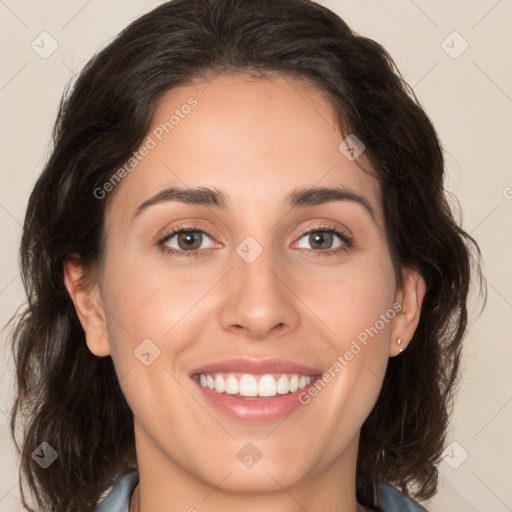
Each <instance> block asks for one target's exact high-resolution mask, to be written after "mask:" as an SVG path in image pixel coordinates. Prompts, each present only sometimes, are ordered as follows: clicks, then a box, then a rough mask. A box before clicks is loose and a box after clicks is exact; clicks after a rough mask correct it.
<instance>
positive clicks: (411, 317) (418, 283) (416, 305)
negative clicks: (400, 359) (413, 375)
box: [389, 268, 427, 357]
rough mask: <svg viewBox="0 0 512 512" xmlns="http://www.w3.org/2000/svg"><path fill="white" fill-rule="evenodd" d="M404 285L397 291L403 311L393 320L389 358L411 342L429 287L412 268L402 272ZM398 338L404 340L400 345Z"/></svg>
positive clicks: (397, 301) (396, 301) (397, 298)
mask: <svg viewBox="0 0 512 512" xmlns="http://www.w3.org/2000/svg"><path fill="white" fill-rule="evenodd" d="M402 278H403V284H402V286H401V287H400V288H399V289H398V290H397V292H396V295H395V303H398V304H400V305H401V310H400V311H399V312H398V313H397V314H396V316H395V317H394V318H393V323H392V329H391V343H390V346H389V356H390V357H394V356H396V355H398V354H399V353H400V349H402V350H405V348H406V347H407V345H408V344H409V342H410V341H411V339H412V337H413V335H414V332H415V331H416V328H417V327H418V323H419V321H420V314H421V304H422V303H423V297H424V296H425V292H426V291H427V285H426V284H425V280H424V279H423V277H422V276H421V274H420V273H419V272H418V271H416V270H413V269H411V268H405V269H403V270H402ZM398 338H401V339H402V342H401V343H400V345H398V343H397V340H398Z"/></svg>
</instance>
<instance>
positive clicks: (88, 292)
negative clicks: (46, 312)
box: [64, 257, 110, 357]
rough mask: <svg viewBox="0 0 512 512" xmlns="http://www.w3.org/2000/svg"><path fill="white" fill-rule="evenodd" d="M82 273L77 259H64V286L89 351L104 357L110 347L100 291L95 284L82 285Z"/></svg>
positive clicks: (108, 352) (81, 267)
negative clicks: (73, 306)
mask: <svg viewBox="0 0 512 512" xmlns="http://www.w3.org/2000/svg"><path fill="white" fill-rule="evenodd" d="M83 271H84V269H83V266H82V264H81V263H80V261H79V259H78V258H77V257H69V258H68V259H66V261H65V262H64V284H65V285H66V288H67V290H68V293H69V296H70V297H71V300H72V301H73V304H74V305H75V310H76V313H77V315H78V319H79V320H80V323H81V324H82V328H83V330H84V332H85V340H86V343H87V346H88V347H89V350H90V351H91V352H92V353H93V354H94V355H96V356H99V357H105V356H108V355H109V354H110V345H109V343H108V336H107V322H106V315H105V310H104V308H103V302H102V299H101V293H100V289H99V286H98V284H97V283H90V284H87V285H84V284H83V282H82V280H81V277H82V275H83Z"/></svg>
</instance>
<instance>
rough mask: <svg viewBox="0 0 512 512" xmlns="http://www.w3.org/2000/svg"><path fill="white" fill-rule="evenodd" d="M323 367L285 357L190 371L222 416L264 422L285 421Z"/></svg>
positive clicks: (241, 420)
mask: <svg viewBox="0 0 512 512" xmlns="http://www.w3.org/2000/svg"><path fill="white" fill-rule="evenodd" d="M321 374H322V372H321V370H319V369H317V368H310V367H307V366H302V365H299V364H296V363H292V362H290V361H283V360H276V359H273V360H259V361H258V360H249V359H241V358H238V359H231V360H227V361H222V362H220V363H214V364H210V365H208V366H203V367H201V368H197V369H195V370H194V371H193V372H191V374H190V377H191V378H192V380H193V381H194V382H195V383H196V385H197V387H198V388H199V390H200V393H201V395H202V397H203V398H204V399H205V400H206V402H207V403H208V404H209V405H211V406H213V408H214V409H216V410H217V411H218V412H220V413H221V414H222V415H223V416H225V417H227V418H229V419H230V420H235V421H237V422H243V423H251V424H261V423H268V422H272V421H277V420H282V419H283V418H284V417H286V416H287V415H289V414H291V413H292V412H293V411H295V410H296V409H298V408H300V407H301V406H302V405H303V402H301V401H300V399H299V398H300V394H301V393H304V392H305V390H306V389H307V388H308V386H310V385H312V384H314V382H315V381H316V380H317V379H318V378H319V377H321Z"/></svg>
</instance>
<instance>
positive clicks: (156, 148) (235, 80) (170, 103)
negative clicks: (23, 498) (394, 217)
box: [111, 75, 381, 219]
mask: <svg viewBox="0 0 512 512" xmlns="http://www.w3.org/2000/svg"><path fill="white" fill-rule="evenodd" d="M344 138H345V135H343V134H341V133H340V131H339V128H338V127H337V125H336V123H335V120H334V112H333V109H332V107H331V105H330V104H329V102H328V101H327V100H326V99H325V98H324V97H323V95H322V94H321V93H320V92H319V91H318V90H317V89H315V88H313V87H311V86H308V85H307V84H306V83H305V82H302V81H299V80H297V79H293V78H290V77H282V76H279V77H274V78H272V79H255V78H251V77H248V76H246V75H222V76H220V77H217V78H216V79H214V80H212V81H208V82H207V81H203V82H195V83H190V84H188V85H185V86H181V87H179V88H175V89H172V90H170V91H168V92H167V93H166V94H165V95H164V96H163V97H162V98H161V100H160V102H159V105H158V108H157V109H156V111H155V115H154V116H153V119H152V123H151V126H150V129H149V131H148V133H147V136H146V138H145V140H144V141H143V144H142V146H141V148H140V149H139V151H138V152H137V155H136V156H137V158H136V159H132V168H131V170H130V172H129V173H127V177H126V178H125V179H124V180H123V181H122V183H121V184H120V185H119V188H120V190H117V191H116V195H115V197H114V200H113V204H112V208H111V210H112V211H111V215H113V216H117V215H122V217H123V218H125V219H126V218H127V216H128V215H129V212H134V211H135V210H136V208H137V207H138V206H139V205H140V204H141V203H142V202H143V201H144V200H145V199H147V198H148V197H150V196H151V195H154V194H155V193H157V192H158V191H159V190H161V189H164V188H168V187H171V186H180V187H196V186H205V187H211V186H213V187H215V188H216V189H219V190H222V191H223V192H224V193H225V194H226V196H227V197H228V200H229V203H230V206H232V207H233V208H237V209H238V210H239V211H240V212H241V211H242V210H244V211H245V212H246V213H247V212H248V211H250V212H251V214H253V215H254V214H257V213H258V212H260V211H261V210H262V209H265V208H267V209H275V210H276V211H279V208H281V209H282V207H283V204H282V200H283V198H284V197H285V196H288V195H289V192H290V190H291V189H295V188H298V187H313V186H318V187H328V186H343V187H346V188H349V189H350V190H353V191H354V192H356V193H364V195H365V197H366V198H368V201H369V202H370V203H371V205H372V207H373V208H374V210H375V211H376V212H377V215H378V216H380V212H381V205H380V203H381V201H380V188H379V184H378V182H377V180H376V179H375V178H374V177H372V176H370V175H369V174H368V173H366V172H364V171H362V170H361V169H360V168H359V166H358V165H357V163H356V162H354V161H350V160H349V159H347V158H346V157H345V156H344V154H343V152H345V146H344V145H343V144H342V147H341V148H340V143H342V141H343V140H344ZM144 147H146V149H144ZM363 165H365V164H363Z"/></svg>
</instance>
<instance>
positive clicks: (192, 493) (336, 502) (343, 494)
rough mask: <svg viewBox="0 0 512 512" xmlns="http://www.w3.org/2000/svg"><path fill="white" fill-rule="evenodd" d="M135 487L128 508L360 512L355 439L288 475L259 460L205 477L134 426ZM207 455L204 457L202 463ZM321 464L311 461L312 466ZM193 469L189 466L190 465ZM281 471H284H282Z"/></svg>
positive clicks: (194, 511)
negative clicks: (332, 456) (326, 460)
mask: <svg viewBox="0 0 512 512" xmlns="http://www.w3.org/2000/svg"><path fill="white" fill-rule="evenodd" d="M135 433H136V435H135V438H136V446H137V459H138V465H139V486H138V487H137V489H136V490H135V492H134V494H133V498H132V506H131V508H130V512H148V511H151V512H164V511H165V512H167V511H169V510H183V511H188V512H198V511H201V512H215V511H218V510H222V511H223V512H235V511H237V512H238V511H240V510H243V511H244V512H259V511H261V510H274V511H276V512H277V511H279V512H299V511H300V512H302V511H304V510H307V511H308V512H320V511H322V512H325V511H331V512H363V511H365V510H366V509H364V508H363V507H362V506H360V505H358V503H357V500H356V496H355V470H356V461H357V446H358V441H359V438H358V437H357V438H355V439H353V440H352V442H351V443H350V444H349V445H348V446H347V448H346V450H345V451H344V453H343V454H342V455H341V456H340V457H339V460H337V461H336V462H335V463H334V464H331V466H329V467H326V468H324V469H323V470H321V471H315V473H310V474H307V475H304V477H303V478H302V479H301V480H300V481H297V482H292V483H290V482H289V481H288V480H287V472H286V471H283V468H282V467H281V465H279V466H275V465H272V463H271V461H270V463H267V464H264V461H263V460H262V461H260V462H259V463H258V464H256V465H255V466H254V467H252V468H251V469H250V470H248V469H245V468H243V467H241V466H239V465H236V464H233V465H232V466H229V464H228V466H227V467H222V466H220V465H219V471H218V472H217V474H216V475H215V478H216V479H215V481H213V480H212V481H209V479H208V477H207V475H206V474H201V468H200V467H199V468H189V467H184V465H180V464H179V463H178V462H174V461H172V460H171V458H170V457H169V456H168V455H167V456H166V454H164V453H163V450H161V449H160V448H159V447H158V446H156V445H155V444H154V443H153V441H152V439H151V438H150V437H149V436H147V435H145V433H144V431H143V430H141V429H139V428H137V426H136V427H135ZM207 459H208V457H206V456H205V457H204V461H205V463H206V461H207ZM320 464H321V462H320V461H319V464H316V465H313V466H314V467H315V468H316V467H318V466H319V465H320ZM191 469H192V470H191ZM280 471H281V473H282V474H280Z"/></svg>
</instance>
